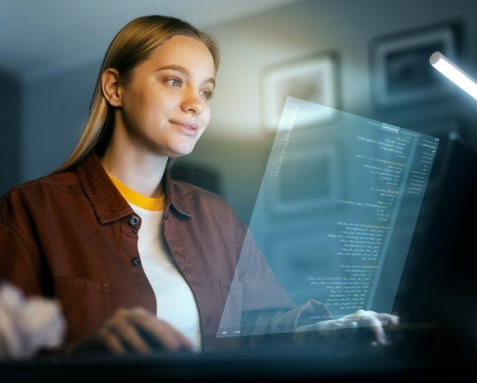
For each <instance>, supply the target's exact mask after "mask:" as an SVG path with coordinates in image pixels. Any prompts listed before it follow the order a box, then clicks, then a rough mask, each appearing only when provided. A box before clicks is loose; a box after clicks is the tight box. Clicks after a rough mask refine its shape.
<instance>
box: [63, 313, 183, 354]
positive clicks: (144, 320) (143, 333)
mask: <svg viewBox="0 0 477 383" xmlns="http://www.w3.org/2000/svg"><path fill="white" fill-rule="evenodd" d="M92 342H93V343H96V344H97V343H98V342H99V343H101V345H102V346H104V347H106V348H107V349H108V350H109V351H110V352H112V353H114V354H125V353H127V352H134V353H142V354H144V353H148V352H151V351H153V350H154V349H157V348H161V349H164V350H166V351H168V352H176V351H179V350H184V349H185V350H191V349H192V343H191V342H190V341H189V340H188V339H187V338H186V336H185V335H184V334H182V333H181V332H179V331H178V330H177V329H175V328H174V327H173V326H171V325H170V324H169V323H167V322H166V321H163V320H161V319H158V318H157V317H156V316H155V315H154V314H152V313H150V312H149V311H147V310H145V309H143V308H141V307H137V308H133V309H118V310H117V311H116V312H115V313H114V314H113V316H112V317H110V318H109V319H107V320H106V321H105V322H104V323H103V325H102V326H101V327H100V328H99V330H98V331H97V332H96V333H95V334H93V336H92V337H91V338H89V339H88V340H86V341H82V342H80V343H79V344H77V345H73V347H72V348H71V349H70V352H73V353H75V352H78V351H81V352H83V351H86V350H88V349H91V343H92ZM154 345H155V346H154Z"/></svg>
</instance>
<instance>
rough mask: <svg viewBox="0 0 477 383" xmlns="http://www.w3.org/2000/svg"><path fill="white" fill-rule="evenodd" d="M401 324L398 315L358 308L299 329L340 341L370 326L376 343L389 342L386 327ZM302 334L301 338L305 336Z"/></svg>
mask: <svg viewBox="0 0 477 383" xmlns="http://www.w3.org/2000/svg"><path fill="white" fill-rule="evenodd" d="M398 324H399V317H398V316H397V315H392V314H385V313H377V312H375V311H367V310H358V311H356V312H354V313H352V314H348V315H345V316H344V317H342V318H339V319H333V320H326V321H321V322H317V323H313V324H310V325H304V326H300V327H298V328H297V331H299V332H303V331H317V332H318V334H319V338H321V339H320V340H325V341H329V340H331V341H340V340H345V339H347V338H349V337H350V336H352V335H353V334H355V333H356V331H357V329H358V328H360V327H365V328H368V329H369V330H370V331H371V333H372V334H373V338H374V342H375V344H376V345H379V346H385V345H387V344H388V340H387V338H386V334H385V332H384V328H385V327H386V326H389V327H395V326H397V325H398ZM304 337H305V335H304V334H302V336H301V337H299V338H304Z"/></svg>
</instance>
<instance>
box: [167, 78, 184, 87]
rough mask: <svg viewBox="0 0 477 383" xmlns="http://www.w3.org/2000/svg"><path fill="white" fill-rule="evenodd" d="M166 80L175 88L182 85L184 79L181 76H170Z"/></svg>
mask: <svg viewBox="0 0 477 383" xmlns="http://www.w3.org/2000/svg"><path fill="white" fill-rule="evenodd" d="M166 82H167V83H168V84H169V85H171V86H173V87H175V88H179V87H181V86H182V80H181V79H179V78H169V79H167V80H166Z"/></svg>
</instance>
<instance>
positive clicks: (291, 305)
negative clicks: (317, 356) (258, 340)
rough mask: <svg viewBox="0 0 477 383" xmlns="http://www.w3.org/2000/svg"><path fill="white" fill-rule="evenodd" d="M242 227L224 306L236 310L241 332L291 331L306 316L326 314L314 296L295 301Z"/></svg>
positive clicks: (304, 321) (250, 333) (248, 231)
mask: <svg viewBox="0 0 477 383" xmlns="http://www.w3.org/2000/svg"><path fill="white" fill-rule="evenodd" d="M242 230H243V231H244V232H245V235H244V240H243V241H242V243H243V245H242V248H241V251H240V257H239V260H238V263H237V269H236V271H235V276H234V279H233V281H232V286H231V288H230V293H229V297H228V299H227V302H226V310H224V312H226V311H227V310H228V312H229V313H232V312H237V313H238V314H240V316H241V318H240V333H241V335H266V334H281V333H292V332H294V331H295V330H296V328H297V327H298V326H300V325H302V324H308V323H310V320H311V321H317V320H316V319H314V318H329V316H330V312H329V310H328V309H327V308H326V306H325V305H323V304H322V303H320V302H318V301H316V300H309V301H307V302H306V303H304V304H302V305H299V306H297V305H296V304H295V302H294V301H293V300H292V299H291V297H290V296H289V295H288V293H287V292H286V290H285V289H284V288H283V286H282V285H281V284H280V282H279V281H278V279H277V278H276V276H275V275H274V273H273V270H272V269H271V267H270V265H269V264H268V262H267V260H266V259H265V257H264V255H263V254H262V253H261V251H260V250H259V249H258V247H257V246H256V244H255V241H254V238H253V235H252V233H251V231H250V230H248V229H247V228H245V225H243V227H242ZM240 292H241V298H242V299H239V298H240ZM233 306H236V307H233ZM240 306H241V307H240Z"/></svg>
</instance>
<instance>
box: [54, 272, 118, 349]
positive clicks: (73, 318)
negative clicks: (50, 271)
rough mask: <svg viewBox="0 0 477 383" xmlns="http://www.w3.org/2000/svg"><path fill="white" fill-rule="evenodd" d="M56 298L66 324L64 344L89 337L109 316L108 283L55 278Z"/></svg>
mask: <svg viewBox="0 0 477 383" xmlns="http://www.w3.org/2000/svg"><path fill="white" fill-rule="evenodd" d="M54 284H55V296H56V298H57V299H58V300H59V301H60V303H61V307H62V310H63V315H64V316H65V319H66V322H67V324H68V329H67V336H66V340H67V341H76V340H79V339H81V338H83V337H85V336H88V335H90V334H91V333H93V332H94V331H96V330H97V329H98V327H99V326H100V325H101V323H102V322H103V321H104V320H105V319H106V318H107V317H109V316H110V315H111V297H110V293H109V291H110V284H109V283H106V282H99V281H95V280H92V279H87V278H78V277H70V276H55V277H54Z"/></svg>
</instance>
